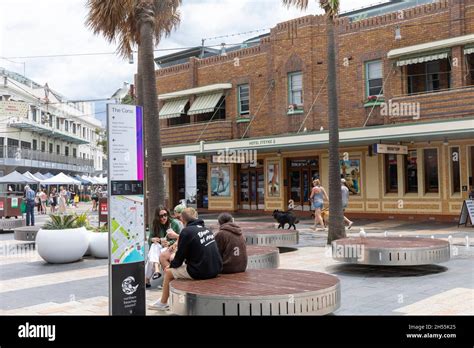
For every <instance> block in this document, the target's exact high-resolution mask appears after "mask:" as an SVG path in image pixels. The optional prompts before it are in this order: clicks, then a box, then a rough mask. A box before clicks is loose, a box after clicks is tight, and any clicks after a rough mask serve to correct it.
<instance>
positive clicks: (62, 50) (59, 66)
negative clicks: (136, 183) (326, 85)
mask: <svg viewBox="0 0 474 348" xmlns="http://www.w3.org/2000/svg"><path fill="white" fill-rule="evenodd" d="M104 1H112V0H104ZM317 3H318V1H316V0H313V1H310V6H309V8H308V9H307V10H306V11H304V12H303V11H300V10H297V9H295V8H290V9H288V8H287V7H285V6H283V5H281V1H279V0H183V5H182V7H181V25H180V27H179V29H178V30H176V31H175V32H174V33H172V35H171V36H170V37H169V38H166V39H164V40H162V42H161V43H160V44H159V46H158V48H176V47H193V46H199V45H200V44H201V39H202V38H210V37H215V36H221V35H228V34H235V33H241V32H246V31H251V30H258V29H265V28H271V27H274V26H275V25H276V24H277V23H279V22H282V21H285V20H289V19H292V18H297V17H301V16H304V15H307V14H316V13H320V10H319V9H318V6H317ZM371 3H373V1H370V0H342V1H341V9H342V11H348V10H351V9H355V8H359V7H362V6H367V5H370V4H371ZM85 4H86V0H1V5H2V7H1V8H0V57H23V56H37V55H53V54H75V53H92V52H93V53H96V52H114V51H115V45H114V44H108V43H107V42H106V41H105V40H104V39H103V38H102V37H101V36H94V35H93V34H92V32H91V31H90V30H89V29H88V28H87V27H86V26H85V25H84V22H85V18H86V16H87V8H86V6H85ZM262 33H263V32H261V33H253V34H248V35H242V36H235V37H230V38H226V39H217V40H207V41H206V44H208V45H218V44H220V43H221V42H226V43H238V42H241V41H243V40H245V39H247V38H249V37H252V36H256V35H259V34H262ZM167 53H170V52H156V53H155V55H156V56H160V55H164V54H167ZM11 60H13V61H15V62H18V63H13V62H10V61H8V60H5V59H2V58H0V67H4V68H7V69H9V70H13V71H16V72H18V73H21V74H23V70H24V68H25V70H26V76H27V77H29V78H31V79H32V80H34V81H36V82H38V83H40V84H44V83H46V82H48V84H49V86H50V87H51V88H52V89H54V90H56V91H58V92H59V93H61V94H62V95H64V96H66V97H67V98H69V99H71V100H83V99H98V98H108V97H110V96H111V95H112V94H113V93H114V92H115V91H116V90H117V89H118V88H119V87H120V86H121V85H122V84H123V82H124V81H132V80H133V74H134V73H135V71H136V56H135V64H133V65H132V64H129V63H128V61H124V60H122V59H120V58H118V57H117V56H115V55H102V56H81V57H57V58H36V59H32V58H30V59H28V58H16V59H13V58H12V59H11ZM23 63H24V64H23ZM97 113H98V114H97V117H98V118H99V119H102V120H103V119H104V113H103V106H102V105H98V108H97Z"/></svg>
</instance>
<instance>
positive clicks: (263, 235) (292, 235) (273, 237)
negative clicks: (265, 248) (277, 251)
mask: <svg viewBox="0 0 474 348" xmlns="http://www.w3.org/2000/svg"><path fill="white" fill-rule="evenodd" d="M242 233H243V234H244V236H245V240H246V242H247V244H248V245H272V246H288V245H295V244H298V241H299V232H298V230H282V229H251V228H245V227H244V228H242Z"/></svg>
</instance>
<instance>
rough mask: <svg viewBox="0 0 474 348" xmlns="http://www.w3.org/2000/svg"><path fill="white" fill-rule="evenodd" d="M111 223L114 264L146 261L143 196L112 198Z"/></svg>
mask: <svg viewBox="0 0 474 348" xmlns="http://www.w3.org/2000/svg"><path fill="white" fill-rule="evenodd" d="M110 199H111V202H112V204H111V205H110V207H111V209H113V212H112V214H111V216H112V218H111V221H110V224H111V226H110V227H111V228H110V233H111V249H112V250H111V255H112V258H111V259H112V263H113V264H123V263H133V262H140V261H144V260H145V237H144V234H143V231H144V207H143V196H141V197H140V196H111V197H110Z"/></svg>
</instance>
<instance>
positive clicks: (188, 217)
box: [149, 208, 222, 311]
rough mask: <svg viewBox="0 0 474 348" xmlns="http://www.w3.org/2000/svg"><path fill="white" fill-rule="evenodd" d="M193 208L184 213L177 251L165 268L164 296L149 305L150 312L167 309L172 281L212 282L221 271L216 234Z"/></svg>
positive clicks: (185, 210) (182, 214)
mask: <svg viewBox="0 0 474 348" xmlns="http://www.w3.org/2000/svg"><path fill="white" fill-rule="evenodd" d="M197 217H198V216H197V212H196V210H195V209H193V208H186V209H184V210H183V212H182V213H181V218H182V221H183V223H184V224H185V226H186V227H185V228H184V229H183V230H182V231H181V233H180V235H179V239H178V250H177V251H176V255H175V257H174V259H173V261H171V265H170V266H169V267H167V268H166V269H165V279H164V281H163V294H162V295H161V299H160V300H158V301H156V302H155V303H154V304H152V305H150V307H149V308H150V309H157V310H162V311H164V310H168V309H169V306H168V298H169V295H170V282H171V281H172V280H174V279H196V280H197V279H211V278H215V277H217V275H218V274H219V273H220V272H221V271H222V258H221V255H220V254H219V250H218V249H217V244H216V241H215V238H214V234H213V233H212V232H211V231H210V229H208V228H207V227H205V226H204V221H203V220H202V219H198V218H197Z"/></svg>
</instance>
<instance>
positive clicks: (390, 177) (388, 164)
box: [385, 154, 398, 193]
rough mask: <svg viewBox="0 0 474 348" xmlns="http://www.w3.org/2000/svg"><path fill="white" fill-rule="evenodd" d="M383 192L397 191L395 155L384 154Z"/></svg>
mask: <svg viewBox="0 0 474 348" xmlns="http://www.w3.org/2000/svg"><path fill="white" fill-rule="evenodd" d="M385 192H387V193H396V192H398V168H397V155H395V154H387V155H385Z"/></svg>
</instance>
